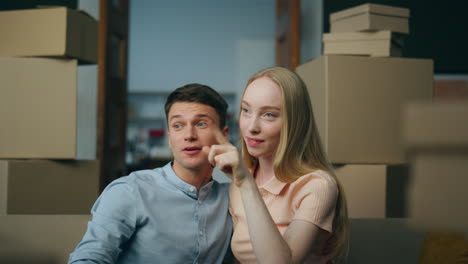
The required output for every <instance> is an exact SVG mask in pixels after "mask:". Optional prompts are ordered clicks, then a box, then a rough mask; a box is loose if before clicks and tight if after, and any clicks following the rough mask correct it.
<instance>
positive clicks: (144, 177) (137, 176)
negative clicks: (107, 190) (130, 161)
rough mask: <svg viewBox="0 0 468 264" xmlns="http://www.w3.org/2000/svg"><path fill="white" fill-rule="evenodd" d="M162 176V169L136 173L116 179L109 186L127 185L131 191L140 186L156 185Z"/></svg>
mask: <svg viewBox="0 0 468 264" xmlns="http://www.w3.org/2000/svg"><path fill="white" fill-rule="evenodd" d="M162 174H163V170H162V168H156V169H151V170H139V171H134V172H131V173H130V174H128V175H127V176H122V177H120V178H117V179H115V180H114V181H112V182H111V183H110V184H109V186H115V185H126V186H128V187H129V188H131V189H134V188H139V187H140V186H147V185H148V184H150V185H152V184H154V183H155V182H156V181H157V180H158V178H159V177H160V176H161V175H162Z"/></svg>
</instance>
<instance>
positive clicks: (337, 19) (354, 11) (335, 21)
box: [323, 4, 410, 57]
mask: <svg viewBox="0 0 468 264" xmlns="http://www.w3.org/2000/svg"><path fill="white" fill-rule="evenodd" d="M409 16H410V12H409V9H407V8H400V7H393V6H386V5H379V4H364V5H360V6H356V7H353V8H350V9H346V10H343V11H340V12H336V13H333V14H331V15H330V33H328V34H323V43H324V46H323V53H324V54H325V55H328V54H351V55H370V56H383V57H385V56H393V57H396V56H401V49H402V46H403V34H408V33H409V23H408V19H409Z"/></svg>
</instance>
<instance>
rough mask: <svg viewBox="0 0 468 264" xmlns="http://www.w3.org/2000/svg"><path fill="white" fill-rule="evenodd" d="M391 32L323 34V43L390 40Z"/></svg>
mask: <svg viewBox="0 0 468 264" xmlns="http://www.w3.org/2000/svg"><path fill="white" fill-rule="evenodd" d="M391 37H392V32H390V31H389V30H384V31H376V32H338V33H325V34H323V42H327V41H354V40H378V39H391Z"/></svg>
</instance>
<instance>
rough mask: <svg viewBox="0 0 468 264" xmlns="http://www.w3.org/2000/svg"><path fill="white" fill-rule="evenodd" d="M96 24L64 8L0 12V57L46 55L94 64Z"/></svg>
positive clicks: (81, 14)
mask: <svg viewBox="0 0 468 264" xmlns="http://www.w3.org/2000/svg"><path fill="white" fill-rule="evenodd" d="M97 31H98V23H97V21H96V20H94V19H93V18H92V17H90V16H88V15H86V14H85V13H83V12H79V11H77V10H72V9H67V8H65V7H56V8H40V9H27V10H14V11H2V12H0V36H2V41H0V56H47V57H68V58H76V59H79V60H80V61H82V62H86V63H96V62H97V49H98V48H97V39H98V34H97Z"/></svg>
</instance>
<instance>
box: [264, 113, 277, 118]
mask: <svg viewBox="0 0 468 264" xmlns="http://www.w3.org/2000/svg"><path fill="white" fill-rule="evenodd" d="M265 117H266V118H274V117H276V115H274V114H272V113H265Z"/></svg>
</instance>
